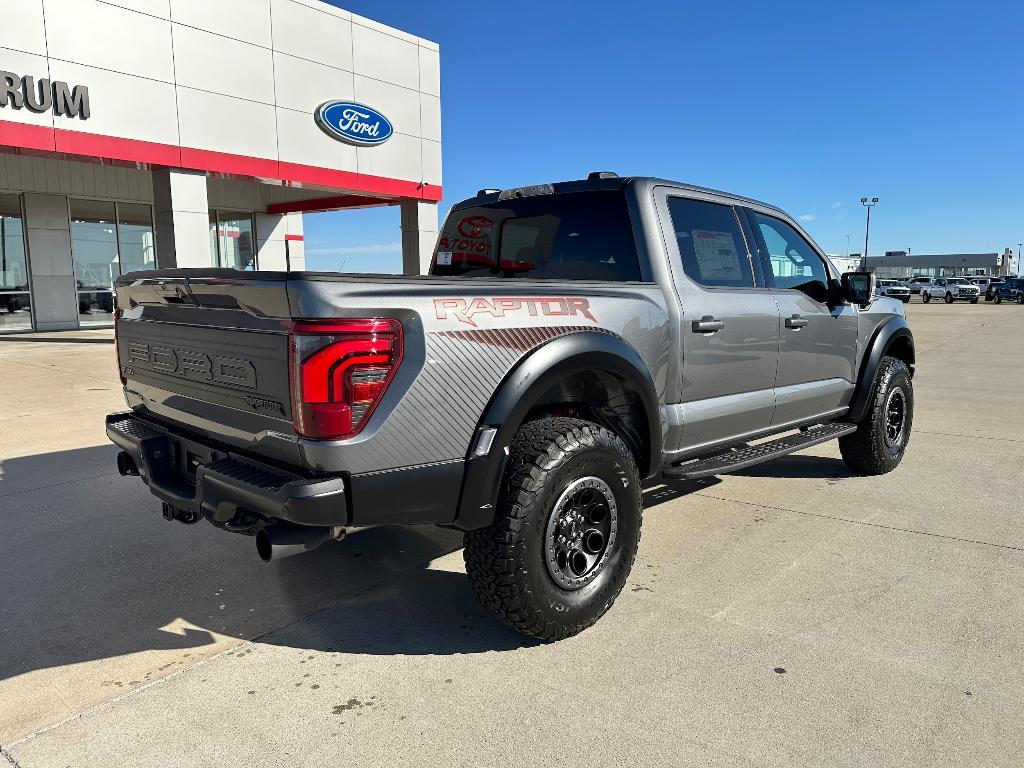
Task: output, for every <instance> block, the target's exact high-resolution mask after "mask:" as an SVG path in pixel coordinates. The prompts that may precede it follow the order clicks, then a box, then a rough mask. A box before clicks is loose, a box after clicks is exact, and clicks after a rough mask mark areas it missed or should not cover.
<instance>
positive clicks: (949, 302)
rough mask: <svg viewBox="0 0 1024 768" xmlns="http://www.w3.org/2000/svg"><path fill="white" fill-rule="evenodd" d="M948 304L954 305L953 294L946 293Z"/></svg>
mask: <svg viewBox="0 0 1024 768" xmlns="http://www.w3.org/2000/svg"><path fill="white" fill-rule="evenodd" d="M946 303H947V304H952V303H953V294H952V293H949V292H947V293H946Z"/></svg>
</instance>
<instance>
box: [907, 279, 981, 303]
mask: <svg viewBox="0 0 1024 768" xmlns="http://www.w3.org/2000/svg"><path fill="white" fill-rule="evenodd" d="M980 295H981V291H980V290H978V286H976V285H975V284H974V283H972V282H971V281H970V280H968V279H966V278H963V277H937V278H935V279H934V280H932V281H931V282H930V283H925V284H924V285H922V286H921V298H922V299H924V303H925V304H927V303H928V302H929V301H931V300H932V299H942V300H943V301H945V302H946V303H947V304H952V303H953V302H954V301H958V300H959V301H969V302H971V304H977V303H978V297H979V296H980Z"/></svg>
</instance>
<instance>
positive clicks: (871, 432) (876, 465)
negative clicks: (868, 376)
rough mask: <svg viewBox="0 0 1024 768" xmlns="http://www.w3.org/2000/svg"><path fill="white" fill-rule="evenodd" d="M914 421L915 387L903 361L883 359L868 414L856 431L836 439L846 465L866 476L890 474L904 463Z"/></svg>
mask: <svg viewBox="0 0 1024 768" xmlns="http://www.w3.org/2000/svg"><path fill="white" fill-rule="evenodd" d="M913 422H914V387H913V384H912V382H911V379H910V369H909V368H908V367H907V364H906V363H904V362H903V361H902V360H899V359H897V358H895V357H883V358H882V362H881V365H880V366H879V368H878V375H877V377H876V380H875V389H874V393H873V394H872V397H871V405H870V408H869V410H868V415H867V416H866V417H865V418H864V420H863V421H862V422H861V423H860V424H858V425H857V431H856V432H853V433H851V434H849V435H846V436H845V437H841V438H839V451H840V453H842V456H843V461H845V462H846V465H847V466H848V467H849V468H850V469H852V470H854V471H856V472H860V473H862V474H865V475H884V474H885V473H886V472H892V471H893V470H894V469H896V467H898V466H899V464H900V462H901V461H902V460H903V453H904V452H905V451H906V449H907V443H909V442H910V429H911V426H912V425H913Z"/></svg>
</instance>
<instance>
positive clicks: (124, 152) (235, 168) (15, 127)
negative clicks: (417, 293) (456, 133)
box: [0, 120, 442, 212]
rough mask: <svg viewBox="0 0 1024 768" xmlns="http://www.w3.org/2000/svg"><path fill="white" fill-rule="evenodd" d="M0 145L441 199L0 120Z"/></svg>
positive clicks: (367, 180)
mask: <svg viewBox="0 0 1024 768" xmlns="http://www.w3.org/2000/svg"><path fill="white" fill-rule="evenodd" d="M0 145H3V146H8V147H13V148H15V149H21V150H28V151H30V152H33V153H34V152H42V153H45V154H56V155H61V156H64V155H72V156H76V157H96V158H102V159H107V160H116V161H121V162H133V163H146V164H148V165H153V166H168V167H172V168H188V169H191V170H197V171H207V172H209V173H225V174H230V175H233V176H244V177H252V178H258V179H274V180H276V181H284V182H289V183H300V184H315V185H317V186H325V187H334V188H336V189H342V190H351V191H353V192H368V193H371V194H374V195H381V196H384V197H388V198H400V197H405V198H418V199H421V200H431V201H434V202H437V201H439V200H440V199H441V193H442V189H441V187H440V186H437V185H434V184H423V183H420V182H417V181H404V180H402V179H390V178H387V177H384V176H371V175H369V174H361V173H353V172H352V171H340V170H336V169H333V168H320V167H317V166H312V165H302V164H300V163H287V162H283V161H278V160H270V159H267V158H263V157H250V156H248V155H235V154H231V153H227V152H211V151H209V150H204V149H192V148H189V147H178V146H174V145H172V144H159V143H155V142H150V141H138V140H136V139H124V138H120V137H117V136H102V135H99V134H95V133H86V132H83V131H71V130H68V129H65V128H56V129H55V128H49V127H47V126H40V125H26V124H24V123H12V122H8V121H2V120H0ZM371 204H372V203H371ZM378 204H384V202H383V201H382V202H380V203H378ZM349 207H351V206H349ZM318 210H327V209H323V208H320V209H318ZM286 212H287V211H286Z"/></svg>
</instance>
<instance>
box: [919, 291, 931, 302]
mask: <svg viewBox="0 0 1024 768" xmlns="http://www.w3.org/2000/svg"><path fill="white" fill-rule="evenodd" d="M931 300H932V295H931V294H930V293H922V294H921V301H923V302H924V303H925V304H927V303H928V302H929V301H931Z"/></svg>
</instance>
